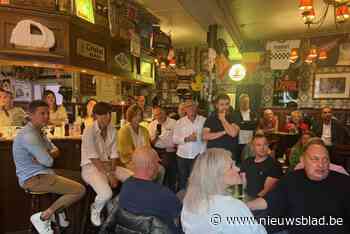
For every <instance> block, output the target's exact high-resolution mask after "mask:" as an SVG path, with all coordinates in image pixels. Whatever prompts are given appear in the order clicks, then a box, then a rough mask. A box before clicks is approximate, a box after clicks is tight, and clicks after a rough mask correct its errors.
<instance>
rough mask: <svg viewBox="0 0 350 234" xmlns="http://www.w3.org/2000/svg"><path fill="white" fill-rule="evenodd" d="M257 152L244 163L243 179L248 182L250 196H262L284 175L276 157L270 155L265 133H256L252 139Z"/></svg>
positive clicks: (247, 191)
mask: <svg viewBox="0 0 350 234" xmlns="http://www.w3.org/2000/svg"><path fill="white" fill-rule="evenodd" d="M252 147H253V151H254V154H255V157H254V158H248V159H246V160H245V161H243V163H242V167H241V171H242V177H243V180H244V181H246V183H247V188H246V193H247V195H248V196H249V197H251V198H255V197H262V196H265V195H266V194H267V193H268V192H269V191H271V190H272V189H273V188H274V187H275V185H276V183H277V182H278V180H279V179H280V178H281V176H282V171H281V168H280V166H279V165H277V163H276V162H275V161H274V159H273V158H272V157H271V156H270V155H268V152H270V151H269V148H268V144H267V139H266V137H265V136H264V135H258V134H256V135H255V136H254V138H253V141H252Z"/></svg>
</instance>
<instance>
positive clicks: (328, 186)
mask: <svg viewBox="0 0 350 234" xmlns="http://www.w3.org/2000/svg"><path fill="white" fill-rule="evenodd" d="M349 198H350V177H348V176H345V175H342V174H339V173H337V172H334V171H330V173H329V175H328V177H327V178H326V179H324V180H322V181H312V180H310V179H308V177H307V176H306V174H305V171H304V170H297V171H294V172H291V173H290V174H288V175H286V176H285V177H284V178H282V179H281V180H280V181H279V183H278V184H277V186H276V187H275V189H274V190H272V191H271V192H269V193H268V194H267V195H266V196H265V200H266V202H267V204H268V213H269V215H270V216H271V217H289V218H290V217H294V218H299V219H300V218H301V217H311V218H322V217H325V222H327V223H328V224H330V222H329V221H330V217H332V218H335V219H336V218H340V219H342V221H343V223H344V225H312V223H311V225H307V226H305V225H304V226H303V225H289V226H284V228H287V229H288V230H289V233H290V234H330V233H332V234H345V233H347V234H349V233H350V228H349V219H350V201H349ZM333 221H334V220H333ZM267 228H268V229H269V228H272V229H274V230H276V227H272V226H271V227H267Z"/></svg>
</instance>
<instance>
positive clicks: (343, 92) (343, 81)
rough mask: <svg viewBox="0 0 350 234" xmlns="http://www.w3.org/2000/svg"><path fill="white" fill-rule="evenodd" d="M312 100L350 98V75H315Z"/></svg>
mask: <svg viewBox="0 0 350 234" xmlns="http://www.w3.org/2000/svg"><path fill="white" fill-rule="evenodd" d="M313 98H314V99H345V98H350V73H324V74H315V77H314V84H313Z"/></svg>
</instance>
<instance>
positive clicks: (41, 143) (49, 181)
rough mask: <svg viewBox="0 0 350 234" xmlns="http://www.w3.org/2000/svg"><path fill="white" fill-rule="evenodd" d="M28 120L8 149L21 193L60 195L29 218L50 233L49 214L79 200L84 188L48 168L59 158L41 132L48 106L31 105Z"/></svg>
mask: <svg viewBox="0 0 350 234" xmlns="http://www.w3.org/2000/svg"><path fill="white" fill-rule="evenodd" d="M29 117H30V122H29V123H28V124H27V125H26V126H25V127H24V129H22V130H21V131H20V132H19V133H18V135H17V136H16V138H15V140H14V142H13V146H12V148H13V159H14V162H15V165H16V174H17V177H18V180H19V184H20V186H21V187H22V188H23V189H25V190H28V191H30V192H47V193H54V194H58V195H62V196H60V197H59V198H58V199H57V200H56V201H55V202H54V203H53V204H51V206H50V207H49V208H47V209H46V210H44V211H42V212H38V213H35V214H33V215H32V216H31V217H30V220H31V222H32V224H33V225H34V227H35V228H36V230H37V231H38V232H39V233H40V234H53V230H52V229H51V217H52V215H53V214H54V213H55V212H56V211H57V210H62V209H64V208H67V207H69V206H70V205H72V204H73V203H75V202H76V201H78V200H79V199H80V198H82V197H83V195H84V194H85V187H84V186H83V185H81V184H79V183H77V182H75V181H73V180H69V179H67V178H64V177H61V176H58V175H56V174H55V172H54V171H53V170H52V169H51V168H50V167H52V165H53V161H54V159H56V158H57V157H58V156H59V150H58V149H57V148H56V146H55V145H54V144H53V143H52V142H51V141H50V140H49V139H48V138H47V137H46V135H45V134H44V133H43V131H42V128H43V127H45V126H47V124H48V122H49V107H48V105H47V104H46V103H45V102H43V101H40V100H36V101H33V102H31V103H30V104H29ZM60 221H61V220H60Z"/></svg>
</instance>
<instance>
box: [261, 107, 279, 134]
mask: <svg viewBox="0 0 350 234" xmlns="http://www.w3.org/2000/svg"><path fill="white" fill-rule="evenodd" d="M258 130H262V131H264V133H270V132H275V131H278V118H277V116H275V115H274V114H273V111H272V110H271V109H266V110H265V111H264V113H263V117H262V118H261V119H260V120H259V124H258Z"/></svg>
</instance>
